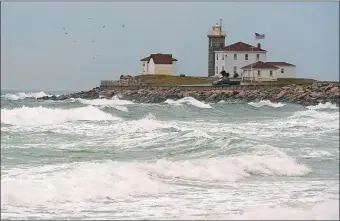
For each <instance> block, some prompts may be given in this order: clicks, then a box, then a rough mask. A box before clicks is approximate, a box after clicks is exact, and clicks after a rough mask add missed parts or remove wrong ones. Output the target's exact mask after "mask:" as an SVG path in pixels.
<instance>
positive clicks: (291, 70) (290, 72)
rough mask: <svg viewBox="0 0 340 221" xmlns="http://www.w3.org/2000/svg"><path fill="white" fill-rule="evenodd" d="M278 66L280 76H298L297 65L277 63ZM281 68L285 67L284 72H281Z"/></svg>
mask: <svg viewBox="0 0 340 221" xmlns="http://www.w3.org/2000/svg"><path fill="white" fill-rule="evenodd" d="M275 66H276V67H278V68H279V69H278V73H279V76H278V77H279V78H296V67H295V66H281V65H275ZM281 69H283V71H284V73H281Z"/></svg>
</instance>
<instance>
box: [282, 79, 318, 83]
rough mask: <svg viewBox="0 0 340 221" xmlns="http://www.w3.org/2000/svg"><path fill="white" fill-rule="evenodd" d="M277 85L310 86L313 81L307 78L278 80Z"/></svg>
mask: <svg viewBox="0 0 340 221" xmlns="http://www.w3.org/2000/svg"><path fill="white" fill-rule="evenodd" d="M277 82H278V83H279V84H312V83H313V79H308V78H279V79H278V80H277Z"/></svg>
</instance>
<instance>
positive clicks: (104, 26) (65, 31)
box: [62, 17, 125, 60]
mask: <svg viewBox="0 0 340 221" xmlns="http://www.w3.org/2000/svg"><path fill="white" fill-rule="evenodd" d="M87 19H88V20H92V18H91V17H89V18H87ZM121 27H122V28H125V25H124V24H123V25H121ZM101 28H106V25H102V24H101ZM62 30H63V31H64V34H65V35H68V32H67V30H66V28H62ZM76 42H77V41H76V40H73V43H76ZM94 42H95V41H94V40H92V43H94ZM97 56H100V54H99V53H98V54H97ZM92 59H93V60H96V57H93V58H92Z"/></svg>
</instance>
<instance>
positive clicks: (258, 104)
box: [248, 100, 286, 108]
mask: <svg viewBox="0 0 340 221" xmlns="http://www.w3.org/2000/svg"><path fill="white" fill-rule="evenodd" d="M248 104H249V105H251V106H253V107H263V106H268V107H274V108H278V107H283V106H285V105H286V104H283V103H280V102H279V103H273V102H271V101H269V100H262V101H260V102H249V103H248Z"/></svg>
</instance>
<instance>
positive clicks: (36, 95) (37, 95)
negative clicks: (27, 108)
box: [1, 91, 52, 100]
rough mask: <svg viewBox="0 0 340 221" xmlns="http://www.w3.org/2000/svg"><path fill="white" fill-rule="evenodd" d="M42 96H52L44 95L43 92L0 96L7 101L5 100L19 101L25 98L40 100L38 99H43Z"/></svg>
mask: <svg viewBox="0 0 340 221" xmlns="http://www.w3.org/2000/svg"><path fill="white" fill-rule="evenodd" d="M44 96H52V95H49V94H46V93H45V92H43V91H40V92H28V93H25V92H18V93H14V94H5V95H2V96H1V97H3V98H5V99H7V100H20V99H25V98H28V97H30V98H40V97H44Z"/></svg>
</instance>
